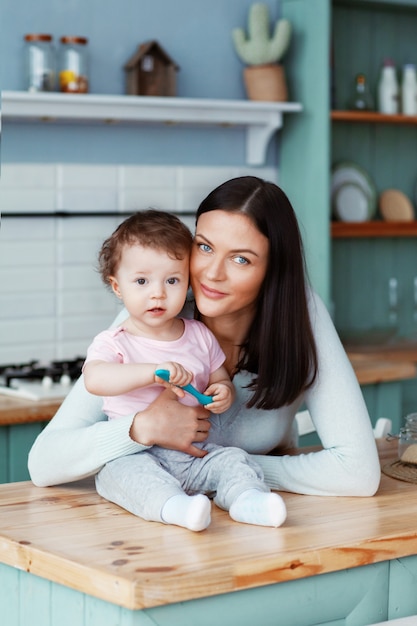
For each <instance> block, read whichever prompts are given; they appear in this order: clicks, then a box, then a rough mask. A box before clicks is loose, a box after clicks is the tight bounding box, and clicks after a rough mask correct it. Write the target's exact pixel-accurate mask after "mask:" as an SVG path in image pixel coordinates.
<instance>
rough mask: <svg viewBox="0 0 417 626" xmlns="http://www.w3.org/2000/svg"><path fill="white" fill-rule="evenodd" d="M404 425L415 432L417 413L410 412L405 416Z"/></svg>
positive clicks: (416, 429) (416, 428)
mask: <svg viewBox="0 0 417 626" xmlns="http://www.w3.org/2000/svg"><path fill="white" fill-rule="evenodd" d="M404 427H405V428H406V429H408V430H413V431H415V432H417V413H410V414H409V415H406V416H405V425H404Z"/></svg>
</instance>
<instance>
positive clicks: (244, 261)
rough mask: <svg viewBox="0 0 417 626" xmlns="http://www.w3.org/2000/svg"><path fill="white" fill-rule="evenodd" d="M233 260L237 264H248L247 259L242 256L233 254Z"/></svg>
mask: <svg viewBox="0 0 417 626" xmlns="http://www.w3.org/2000/svg"><path fill="white" fill-rule="evenodd" d="M233 260H234V262H235V263H237V265H248V263H249V261H248V259H246V258H245V257H244V256H235V257H233Z"/></svg>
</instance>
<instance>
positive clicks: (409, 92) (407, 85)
mask: <svg viewBox="0 0 417 626" xmlns="http://www.w3.org/2000/svg"><path fill="white" fill-rule="evenodd" d="M401 102H402V112H403V114H404V115H417V76H416V66H415V65H413V64H412V63H407V65H404V68H403V80H402V84H401Z"/></svg>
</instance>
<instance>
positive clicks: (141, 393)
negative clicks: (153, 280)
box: [86, 319, 225, 419]
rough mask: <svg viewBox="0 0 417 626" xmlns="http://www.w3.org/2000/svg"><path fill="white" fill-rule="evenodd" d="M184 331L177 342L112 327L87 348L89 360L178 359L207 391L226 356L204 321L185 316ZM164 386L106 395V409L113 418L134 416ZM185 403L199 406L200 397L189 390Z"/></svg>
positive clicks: (130, 361)
mask: <svg viewBox="0 0 417 626" xmlns="http://www.w3.org/2000/svg"><path fill="white" fill-rule="evenodd" d="M183 321H184V333H183V334H182V336H181V337H180V338H179V339H176V340H174V341H158V340H156V339H149V338H147V337H139V336H137V335H132V334H130V333H128V332H127V331H126V330H125V329H124V328H123V327H118V328H111V329H110V330H105V331H103V332H101V333H99V334H98V335H97V336H96V337H95V339H94V340H93V342H92V344H91V345H90V347H89V348H88V350H87V358H86V363H87V362H88V361H93V360H96V359H98V360H100V361H107V362H111V363H155V365H158V364H159V363H162V362H164V361H176V362H177V363H181V365H183V366H184V367H185V368H186V369H187V370H189V371H190V372H193V374H194V379H193V381H192V384H193V385H194V387H196V388H197V389H198V390H199V391H201V392H204V390H205V389H206V388H207V386H208V381H209V377H210V374H211V373H213V372H215V371H216V370H217V369H218V368H219V367H220V366H221V365H222V364H223V363H224V361H225V355H224V353H223V351H222V349H221V348H220V346H219V344H218V342H217V339H216V338H215V337H214V335H213V334H212V333H211V332H210V331H209V330H208V328H206V326H204V324H203V323H202V322H198V321H196V320H186V319H184V320H183ZM163 389H164V387H163V386H162V385H158V384H156V383H155V384H153V385H149V386H147V387H140V388H138V389H135V390H134V391H131V392H129V393H126V394H123V395H120V396H106V397H105V398H104V401H103V411H104V412H105V413H106V415H108V417H109V418H110V419H114V418H116V417H121V416H123V415H130V414H132V413H136V412H137V411H142V410H143V409H145V408H146V407H147V406H148V405H149V404H150V403H151V402H153V400H155V398H156V397H157V396H158V395H159V394H160V393H161V391H162V390H163ZM180 401H181V402H182V403H183V404H188V405H196V404H197V400H196V399H195V398H194V397H193V396H191V395H190V394H189V393H186V394H185V397H184V398H181V400H180Z"/></svg>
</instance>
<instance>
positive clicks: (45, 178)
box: [1, 163, 56, 189]
mask: <svg viewBox="0 0 417 626" xmlns="http://www.w3.org/2000/svg"><path fill="white" fill-rule="evenodd" d="M55 184H56V166H55V165H52V164H48V165H46V164H44V165H37V164H33V163H2V165H1V187H2V188H5V189H8V188H11V189H14V188H19V189H21V188H22V187H29V188H30V189H45V188H49V189H54V187H55Z"/></svg>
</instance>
